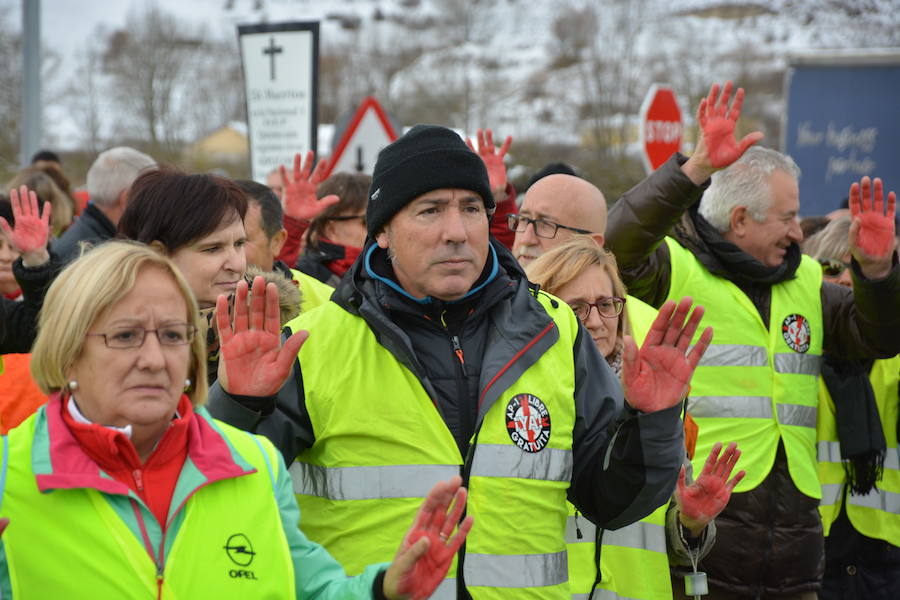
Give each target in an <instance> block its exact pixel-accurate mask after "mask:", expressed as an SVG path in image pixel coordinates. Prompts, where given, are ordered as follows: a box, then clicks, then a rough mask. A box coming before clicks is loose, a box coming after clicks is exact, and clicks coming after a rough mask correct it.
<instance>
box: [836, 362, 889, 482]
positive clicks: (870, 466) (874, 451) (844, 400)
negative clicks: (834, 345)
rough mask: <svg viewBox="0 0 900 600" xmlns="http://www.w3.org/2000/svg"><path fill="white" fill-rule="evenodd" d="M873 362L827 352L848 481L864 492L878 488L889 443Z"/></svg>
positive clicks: (839, 436)
mask: <svg viewBox="0 0 900 600" xmlns="http://www.w3.org/2000/svg"><path fill="white" fill-rule="evenodd" d="M870 368H871V365H870V364H866V363H863V362H862V361H856V360H844V359H841V358H837V357H834V356H830V355H828V354H826V355H825V357H824V360H823V362H822V379H823V380H824V381H825V387H827V388H828V392H829V393H830V394H831V398H832V400H834V411H835V415H834V418H835V421H837V433H838V440H840V444H841V459H842V462H843V465H844V472H845V473H846V475H847V484H848V485H849V486H850V490H851V491H852V493H854V494H857V495H865V494H868V493H869V492H870V491H872V490H873V489H875V488H876V485H875V484H876V482H878V481H879V480H880V479H881V473H882V470H883V469H884V456H885V453H886V451H887V443H886V442H885V439H884V430H883V429H882V427H881V420H880V418H879V416H878V406H877V405H876V403H875V392H874V391H872V383H871V382H870V381H869V370H870Z"/></svg>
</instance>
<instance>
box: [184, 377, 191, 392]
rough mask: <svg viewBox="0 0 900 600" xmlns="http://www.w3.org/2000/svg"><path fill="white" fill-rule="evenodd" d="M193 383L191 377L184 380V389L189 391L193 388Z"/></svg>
mask: <svg viewBox="0 0 900 600" xmlns="http://www.w3.org/2000/svg"><path fill="white" fill-rule="evenodd" d="M191 383H193V382H192V381H191V380H190V379H185V380H184V391H185V392H186V391H188V390H189V389H191Z"/></svg>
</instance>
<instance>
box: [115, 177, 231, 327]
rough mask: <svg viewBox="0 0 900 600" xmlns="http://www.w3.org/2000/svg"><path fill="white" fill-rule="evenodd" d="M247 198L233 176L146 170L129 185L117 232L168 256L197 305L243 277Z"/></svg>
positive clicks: (209, 302) (212, 303)
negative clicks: (179, 272) (125, 206)
mask: <svg viewBox="0 0 900 600" xmlns="http://www.w3.org/2000/svg"><path fill="white" fill-rule="evenodd" d="M246 214H247V199H246V196H244V193H243V192H242V191H241V188H240V187H239V186H238V185H237V184H236V183H235V182H233V181H231V180H229V179H225V178H223V177H217V176H215V175H207V174H195V175H188V174H186V173H182V172H179V171H176V170H172V169H159V170H156V171H148V172H147V173H144V174H143V175H141V176H140V177H138V178H137V179H136V180H135V181H134V184H132V186H131V192H130V193H129V197H128V207H127V208H126V209H125V212H124V213H123V214H122V218H121V219H120V220H119V237H122V238H126V239H129V240H135V241H138V242H143V243H144V244H148V245H150V246H153V247H154V248H156V249H157V250H159V251H161V252H162V253H163V254H165V255H166V256H168V257H169V258H170V259H172V262H174V263H175V265H176V266H177V267H178V268H179V270H180V271H181V273H182V274H183V275H184V276H185V279H187V281H188V284H189V285H190V286H191V291H193V292H194V296H195V297H196V298H197V303H198V304H199V305H200V308H201V310H202V309H205V308H212V307H213V306H215V304H216V298H217V297H218V296H219V294H226V295H227V294H231V293H233V292H234V290H235V288H236V286H237V282H238V281H240V280H241V278H242V277H243V276H244V272H245V271H246V269H247V260H246V258H245V256H244V243H245V242H246V240H247V237H246V234H245V233H244V215H246Z"/></svg>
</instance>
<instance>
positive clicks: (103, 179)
mask: <svg viewBox="0 0 900 600" xmlns="http://www.w3.org/2000/svg"><path fill="white" fill-rule="evenodd" d="M155 167H156V161H154V160H153V159H152V158H150V157H149V156H147V155H146V154H144V153H143V152H139V151H137V150H135V149H134V148H129V147H128V146H117V147H115V148H111V149H109V150H106V151H105V152H101V153H100V155H99V156H97V159H96V160H95V161H94V164H92V165H91V168H90V169H89V170H88V174H87V189H88V194H89V195H90V199H91V201H90V204H88V206H87V208H85V210H84V212H83V213H81V215H80V216H79V217H78V220H76V221H75V223H73V224H72V226H71V227H69V229H67V230H66V232H65V233H64V234H63V235H62V236H61V237H60V238H59V239H58V240H56V242H55V243H54V244H53V251H54V252H55V253H56V254H57V255H59V257H60V259H61V260H62V261H63V262H69V261H71V260H74V259H76V258H78V256H79V255H80V254H81V242H86V243H88V244H98V243H100V242H104V241H106V240H108V239H111V238H113V237H114V236H115V235H116V225H118V223H119V217H121V216H122V213H123V212H124V211H125V205H126V203H127V202H128V190H129V188H131V184H132V183H133V182H134V180H135V179H137V176H138V175H140V174H141V173H143V172H144V171H145V170H147V169H152V168H155Z"/></svg>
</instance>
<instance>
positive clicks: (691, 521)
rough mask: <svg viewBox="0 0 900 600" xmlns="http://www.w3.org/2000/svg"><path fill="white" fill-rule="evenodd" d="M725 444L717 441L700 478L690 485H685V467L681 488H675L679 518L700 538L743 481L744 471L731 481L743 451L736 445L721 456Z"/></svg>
mask: <svg viewBox="0 0 900 600" xmlns="http://www.w3.org/2000/svg"><path fill="white" fill-rule="evenodd" d="M721 450H722V443H721V442H716V444H715V445H714V446H713V448H712V451H711V452H710V453H709V457H708V458H707V459H706V464H705V465H703V472H702V473H700V477H698V478H697V479H695V480H694V482H693V483H691V484H690V485H685V483H684V467H681V473H679V474H678V487H677V488H676V489H675V502H676V503H677V504H678V513H679V518H680V519H681V523H682V525H684V526H685V527H687V528H688V529H690V530H691V533H692V534H694V535H695V536H696V535H699V534H700V532H701V531H703V528H704V527H706V525H707V524H708V523H709V522H710V521H712V520H713V519H715V518H716V516H717V515H718V514H719V513H720V512H722V511H723V510H724V509H725V507H726V506H727V505H728V499H729V498H731V491H732V490H733V489H734V488H735V486H736V485H737V484H738V483H740V481H741V479H743V478H744V475H745V473H744V471H739V472H738V474H737V475H735V476H734V477H732V478H731V481H729V480H728V477H730V476H731V471H732V469H734V465H735V464H737V461H738V459H739V458H740V457H741V451H740V450H738V449H737V444H735V443H734V442H732V443H730V444H728V448H727V449H726V450H725V452H724V453H722V456H719V452H720V451H721Z"/></svg>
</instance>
